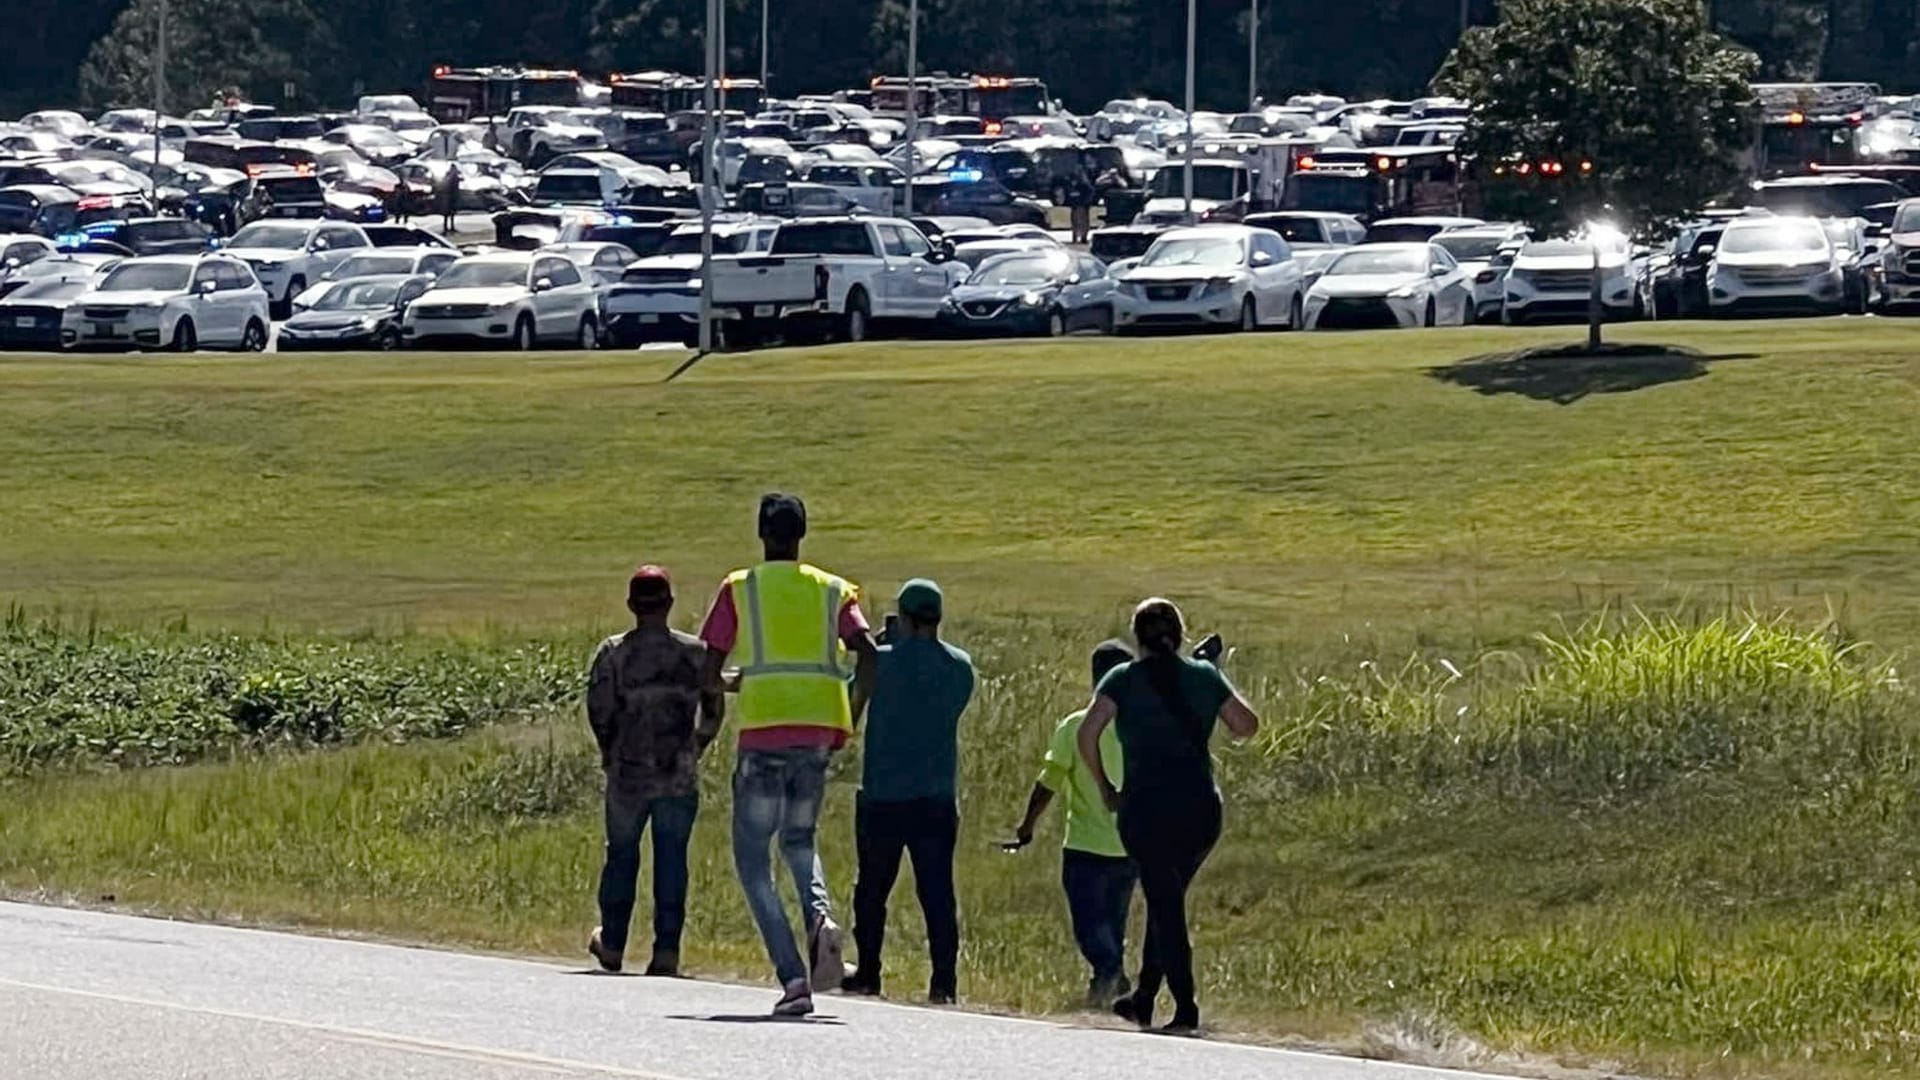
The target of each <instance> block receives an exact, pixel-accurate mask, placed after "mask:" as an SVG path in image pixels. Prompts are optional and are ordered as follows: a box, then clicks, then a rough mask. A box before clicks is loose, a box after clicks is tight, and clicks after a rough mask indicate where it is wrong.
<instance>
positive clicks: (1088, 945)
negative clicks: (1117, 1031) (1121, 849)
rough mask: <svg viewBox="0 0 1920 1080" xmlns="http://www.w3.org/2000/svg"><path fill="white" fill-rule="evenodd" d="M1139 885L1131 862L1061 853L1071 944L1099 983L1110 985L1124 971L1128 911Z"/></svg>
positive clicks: (1092, 855) (1073, 852)
mask: <svg viewBox="0 0 1920 1080" xmlns="http://www.w3.org/2000/svg"><path fill="white" fill-rule="evenodd" d="M1139 880H1140V875H1139V873H1138V871H1136V870H1134V868H1133V860H1132V859H1128V858H1124V857H1115V856H1111V855H1095V854H1093V853H1091V852H1087V851H1075V850H1073V849H1072V848H1067V849H1066V850H1065V851H1063V852H1062V853H1061V856H1060V885H1061V887H1062V888H1064V889H1066V891H1067V914H1068V916H1069V917H1070V918H1071V919H1072V920H1073V940H1074V942H1075V943H1076V944H1078V945H1079V946H1080V955H1081V956H1084V957H1086V958H1087V966H1088V967H1090V968H1092V969H1093V981H1094V983H1095V984H1102V983H1111V982H1113V981H1114V980H1116V979H1118V978H1119V977H1120V976H1121V974H1122V973H1124V971H1125V970H1126V954H1127V909H1128V908H1129V907H1130V906H1132V903H1133V886H1134V885H1135V883H1137V882H1138V881H1139Z"/></svg>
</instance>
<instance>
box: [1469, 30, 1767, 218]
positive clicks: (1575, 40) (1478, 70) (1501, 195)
mask: <svg viewBox="0 0 1920 1080" xmlns="http://www.w3.org/2000/svg"><path fill="white" fill-rule="evenodd" d="M1754 66H1755V65H1754V59H1753V56H1752V54H1750V53H1747V52H1745V51H1743V50H1739V49H1736V48H1734V47H1732V46H1729V45H1728V44H1727V43H1726V42H1725V41H1724V40H1722V39H1721V38H1720V37H1719V36H1718V35H1716V34H1714V33H1713V32H1712V31H1711V30H1710V29H1708V27H1707V22H1706V14H1705V9H1704V8H1703V7H1702V5H1701V4H1700V3H1699V2H1698V0H1509V2H1507V3H1505V4H1502V5H1501V12H1500V21H1499V24H1498V25H1496V26H1492V27H1476V28H1475V29H1473V30H1471V31H1469V32H1468V33H1467V34H1466V35H1465V37H1463V38H1462V39H1461V42H1460V45H1459V47H1458V48H1457V49H1455V50H1454V53H1453V55H1452V56H1451V57H1450V58H1448V60H1447V62H1446V64H1445V66H1443V67H1442V68H1441V70H1440V74H1439V75H1438V76H1437V77H1436V78H1435V84H1436V87H1437V88H1438V89H1440V90H1441V91H1442V92H1444V93H1449V94H1455V95H1458V96H1460V97H1463V98H1466V99H1467V100H1469V101H1473V102H1475V103H1476V106H1475V109H1474V114H1473V123H1472V124H1471V125H1469V129H1468V133H1467V135H1466V136H1465V137H1464V138H1463V139H1462V141H1461V150H1462V152H1463V153H1465V154H1466V155H1468V156H1469V157H1471V158H1473V159H1474V160H1476V161H1478V162H1479V163H1480V169H1481V174H1482V176H1483V177H1486V178H1487V197H1488V201H1489V207H1488V209H1489V210H1490V211H1493V212H1495V213H1511V214H1514V215H1516V216H1518V217H1519V218H1521V219H1522V220H1525V221H1528V222H1532V223H1533V224H1535V225H1536V226H1538V227H1541V228H1544V229H1546V230H1548V231H1563V230H1565V229H1567V228H1568V227H1570V226H1572V225H1575V224H1577V223H1580V222H1584V221H1590V220H1595V219H1600V218H1604V219H1606V220H1610V221H1612V222H1613V223H1614V224H1615V225H1616V226H1618V227H1619V228H1621V229H1622V230H1625V231H1628V232H1636V233H1642V234H1648V233H1651V234H1659V233H1662V232H1664V231H1666V230H1668V229H1670V228H1671V227H1672V226H1673V225H1674V224H1675V223H1677V222H1678V221H1679V220H1680V219H1682V218H1684V217H1685V216H1687V215H1689V214H1692V213H1694V212H1696V211H1698V210H1699V209H1700V207H1702V206H1704V205H1705V204H1706V203H1707V202H1708V201H1709V200H1711V199H1712V198H1714V197H1715V196H1718V195H1723V194H1725V193H1727V192H1728V191H1730V190H1732V188H1733V186H1734V185H1735V184H1736V183H1737V182H1738V181H1739V179H1740V177H1741V175H1742V172H1743V165H1744V159H1743V158H1742V157H1741V151H1742V150H1743V149H1745V148H1746V147H1747V146H1748V145H1749V144H1750V143H1751V142H1752V139H1753V133H1754V132H1753V127H1754V116H1753V113H1752V109H1751V105H1750V101H1751V99H1752V96H1753V95H1752V90H1751V88H1750V87H1749V86H1748V84H1747V80H1748V78H1749V77H1750V76H1751V75H1752V73H1753V71H1754ZM1543 164H1548V165H1549V167H1548V168H1544V169H1543V168H1541V167H1540V166H1541V165H1543ZM1496 168H1504V169H1505V172H1504V173H1503V174H1502V175H1501V176H1500V177H1499V178H1498V179H1495V178H1494V176H1493V172H1494V170H1495V169H1496Z"/></svg>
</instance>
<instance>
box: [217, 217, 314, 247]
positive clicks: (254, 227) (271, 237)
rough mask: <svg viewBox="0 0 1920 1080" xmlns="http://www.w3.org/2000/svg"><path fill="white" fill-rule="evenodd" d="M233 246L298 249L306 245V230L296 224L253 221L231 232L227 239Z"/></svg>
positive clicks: (228, 244)
mask: <svg viewBox="0 0 1920 1080" xmlns="http://www.w3.org/2000/svg"><path fill="white" fill-rule="evenodd" d="M227 246H228V247H233V248H279V249H281V250H285V251H298V250H300V249H301V248H303V247H306V246H307V230H306V229H304V228H302V227H300V226H298V225H269V224H266V223H265V222H258V221H256V222H254V223H253V224H251V225H248V226H247V227H246V228H244V229H241V230H240V231H239V232H237V233H234V234H233V239H231V240H229V241H227Z"/></svg>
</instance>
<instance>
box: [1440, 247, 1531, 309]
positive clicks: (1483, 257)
mask: <svg viewBox="0 0 1920 1080" xmlns="http://www.w3.org/2000/svg"><path fill="white" fill-rule="evenodd" d="M1530 236H1532V232H1531V231H1530V230H1529V229H1528V228H1527V227H1526V226H1525V225H1513V224H1506V223H1499V222H1496V223H1493V224H1488V225H1469V226H1466V227H1463V228H1459V229H1448V230H1446V231H1445V232H1441V233H1438V234H1436V235H1435V236H1434V238H1433V242H1434V243H1436V244H1439V245H1440V246H1441V247H1443V248H1446V249H1447V254H1449V255H1451V256H1453V259H1454V261H1455V262H1457V263H1459V264H1460V272H1461V273H1463V274H1465V275H1467V280H1468V281H1469V283H1470V284H1471V285H1472V288H1473V318H1472V321H1473V322H1482V321H1485V320H1489V319H1497V318H1499V317H1500V307H1501V305H1502V304H1504V303H1505V302H1506V301H1505V297H1506V289H1507V281H1506V279H1507V272H1508V271H1509V270H1511V269H1513V257H1514V255H1516V254H1518V252H1519V250H1520V249H1521V248H1523V247H1525V246H1526V243H1527V240H1528V238H1529V237H1530Z"/></svg>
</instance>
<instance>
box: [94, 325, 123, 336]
mask: <svg viewBox="0 0 1920 1080" xmlns="http://www.w3.org/2000/svg"><path fill="white" fill-rule="evenodd" d="M93 336H94V337H119V336H120V330H119V328H118V327H116V326H114V325H113V324H112V323H110V322H97V323H94V324H93Z"/></svg>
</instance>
